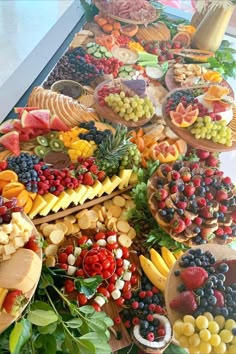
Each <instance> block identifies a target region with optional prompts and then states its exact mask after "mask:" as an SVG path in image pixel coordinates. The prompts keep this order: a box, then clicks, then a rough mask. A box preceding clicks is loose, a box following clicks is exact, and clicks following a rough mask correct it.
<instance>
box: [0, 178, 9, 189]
mask: <svg viewBox="0 0 236 354" xmlns="http://www.w3.org/2000/svg"><path fill="white" fill-rule="evenodd" d="M7 184H8V182H7V181H1V180H0V191H2V190H3V188H4V187H5V186H6V185H7Z"/></svg>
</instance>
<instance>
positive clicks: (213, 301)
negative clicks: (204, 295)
mask: <svg viewBox="0 0 236 354" xmlns="http://www.w3.org/2000/svg"><path fill="white" fill-rule="evenodd" d="M207 301H208V304H209V305H215V304H216V303H217V299H216V297H215V296H213V295H210V296H209V297H208V299H207Z"/></svg>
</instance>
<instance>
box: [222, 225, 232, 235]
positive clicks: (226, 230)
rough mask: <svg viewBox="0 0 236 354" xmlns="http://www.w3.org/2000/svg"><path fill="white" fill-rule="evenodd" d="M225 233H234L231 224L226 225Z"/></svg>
mask: <svg viewBox="0 0 236 354" xmlns="http://www.w3.org/2000/svg"><path fill="white" fill-rule="evenodd" d="M224 233H225V234H227V235H231V234H232V229H231V227H230V226H224Z"/></svg>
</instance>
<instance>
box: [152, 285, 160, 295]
mask: <svg viewBox="0 0 236 354" xmlns="http://www.w3.org/2000/svg"><path fill="white" fill-rule="evenodd" d="M152 292H153V294H158V293H159V289H158V288H156V287H155V286H153V287H152Z"/></svg>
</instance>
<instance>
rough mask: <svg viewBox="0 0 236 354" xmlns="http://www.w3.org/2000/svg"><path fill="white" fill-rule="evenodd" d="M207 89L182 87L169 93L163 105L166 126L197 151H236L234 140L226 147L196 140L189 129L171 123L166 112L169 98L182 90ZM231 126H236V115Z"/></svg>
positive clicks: (203, 140) (200, 86)
mask: <svg viewBox="0 0 236 354" xmlns="http://www.w3.org/2000/svg"><path fill="white" fill-rule="evenodd" d="M203 87H206V85H199V86H191V87H181V88H176V89H174V90H172V91H170V92H169V94H168V95H167V96H166V97H165V100H164V102H163V105H162V115H163V118H164V119H165V121H166V124H167V125H168V126H169V127H170V129H171V130H172V131H173V132H174V133H175V134H176V135H177V136H178V137H179V138H181V139H183V140H185V141H186V143H187V144H189V145H190V146H193V147H195V148H197V149H203V150H207V151H210V152H225V151H232V150H236V141H235V140H233V142H232V145H231V146H226V145H223V144H220V143H214V141H212V140H207V139H196V138H195V137H194V135H193V134H191V133H190V131H189V130H188V129H187V128H180V127H177V126H176V125H174V124H173V123H172V121H171V118H170V117H169V116H167V114H166V112H165V106H166V103H167V100H168V98H169V97H170V96H171V95H172V94H173V93H174V92H176V91H180V90H191V89H196V88H203ZM230 123H231V124H233V125H234V123H236V115H234V116H233V119H232V121H231V122H230Z"/></svg>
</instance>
